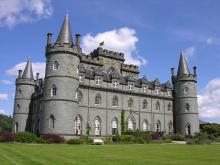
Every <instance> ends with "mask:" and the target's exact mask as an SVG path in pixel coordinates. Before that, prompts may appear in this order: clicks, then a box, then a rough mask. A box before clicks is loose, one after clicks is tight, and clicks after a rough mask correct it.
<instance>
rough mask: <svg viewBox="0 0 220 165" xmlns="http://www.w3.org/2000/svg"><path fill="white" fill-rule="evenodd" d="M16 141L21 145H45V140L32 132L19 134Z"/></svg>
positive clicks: (16, 135)
mask: <svg viewBox="0 0 220 165" xmlns="http://www.w3.org/2000/svg"><path fill="white" fill-rule="evenodd" d="M15 141H16V142H21V143H43V142H44V141H43V139H41V138H39V137H37V136H36V135H35V134H33V133H30V132H19V133H16V134H15Z"/></svg>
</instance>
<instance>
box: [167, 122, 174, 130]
mask: <svg viewBox="0 0 220 165" xmlns="http://www.w3.org/2000/svg"><path fill="white" fill-rule="evenodd" d="M172 130H173V123H172V121H170V122H169V123H168V131H169V132H172Z"/></svg>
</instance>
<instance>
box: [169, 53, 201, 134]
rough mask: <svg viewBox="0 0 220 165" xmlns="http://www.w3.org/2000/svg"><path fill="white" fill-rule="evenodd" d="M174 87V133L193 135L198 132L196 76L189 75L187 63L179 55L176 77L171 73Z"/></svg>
mask: <svg viewBox="0 0 220 165" xmlns="http://www.w3.org/2000/svg"><path fill="white" fill-rule="evenodd" d="M172 82H173V87H174V103H175V108H174V122H175V126H174V127H175V132H176V133H180V134H182V135H194V134H195V132H199V113H198V102H197V75H196V67H194V74H190V70H189V67H188V64H187V61H186V59H185V57H184V55H183V53H181V55H180V61H179V67H178V72H177V76H174V72H172Z"/></svg>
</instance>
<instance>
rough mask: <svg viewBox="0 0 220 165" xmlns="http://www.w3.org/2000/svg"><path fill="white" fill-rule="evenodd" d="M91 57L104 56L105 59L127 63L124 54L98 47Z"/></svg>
mask: <svg viewBox="0 0 220 165" xmlns="http://www.w3.org/2000/svg"><path fill="white" fill-rule="evenodd" d="M91 56H93V57H96V56H98V57H99V56H103V57H107V58H112V59H116V60H120V61H125V59H124V53H118V52H114V51H109V50H106V49H103V48H102V47H98V48H97V49H95V50H94V51H93V52H92V53H91Z"/></svg>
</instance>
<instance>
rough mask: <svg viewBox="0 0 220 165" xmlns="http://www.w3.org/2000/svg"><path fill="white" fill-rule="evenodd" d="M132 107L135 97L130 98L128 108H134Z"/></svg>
mask: <svg viewBox="0 0 220 165" xmlns="http://www.w3.org/2000/svg"><path fill="white" fill-rule="evenodd" d="M132 107H133V99H132V98H130V99H129V100H128V108H129V109H132Z"/></svg>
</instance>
